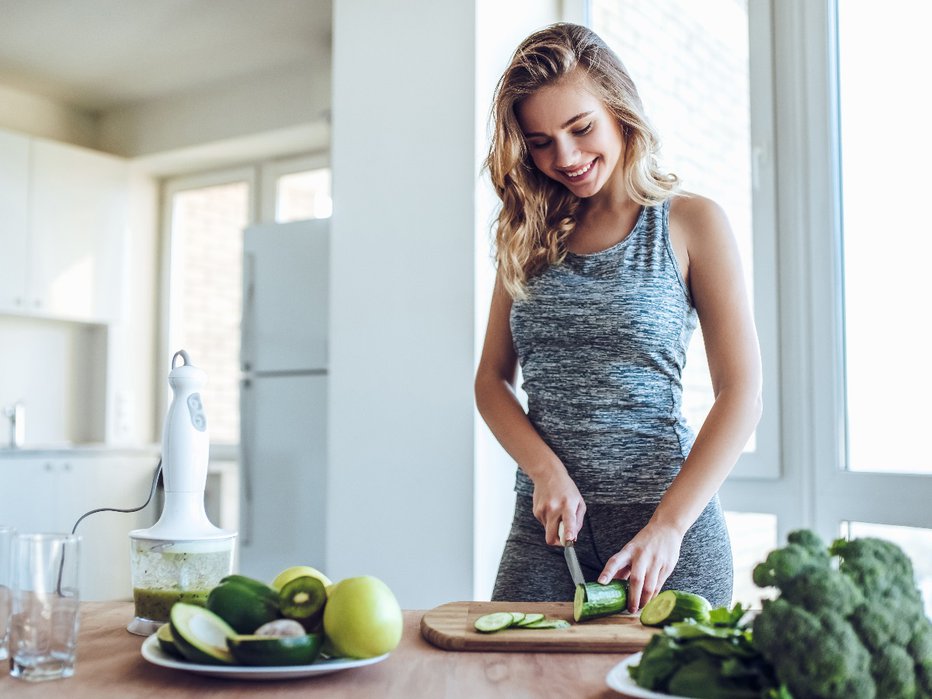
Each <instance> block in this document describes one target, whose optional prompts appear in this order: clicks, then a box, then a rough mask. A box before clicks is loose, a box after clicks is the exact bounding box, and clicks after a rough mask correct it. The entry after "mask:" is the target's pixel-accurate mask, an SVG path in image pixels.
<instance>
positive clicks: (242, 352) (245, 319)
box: [239, 252, 256, 371]
mask: <svg viewBox="0 0 932 699" xmlns="http://www.w3.org/2000/svg"><path fill="white" fill-rule="evenodd" d="M255 301H256V256H255V254H254V253H251V252H245V253H243V314H242V318H241V319H240V347H239V363H240V367H242V370H243V371H251V370H252V365H253V356H252V355H253V350H254V349H255V347H254V346H253V345H254V344H255V337H254V334H255V330H254V328H253V315H254V313H255Z"/></svg>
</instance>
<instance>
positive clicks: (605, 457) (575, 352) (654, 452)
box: [493, 202, 733, 605]
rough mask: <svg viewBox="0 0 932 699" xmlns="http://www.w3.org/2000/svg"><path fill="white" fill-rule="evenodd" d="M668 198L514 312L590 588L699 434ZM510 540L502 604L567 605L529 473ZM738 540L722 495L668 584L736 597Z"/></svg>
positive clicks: (571, 262) (691, 535)
mask: <svg viewBox="0 0 932 699" xmlns="http://www.w3.org/2000/svg"><path fill="white" fill-rule="evenodd" d="M668 211H669V202H665V203H664V204H662V205H658V206H653V207H644V208H643V209H642V211H641V214H640V216H639V217H638V220H637V223H636V224H635V226H634V228H633V229H632V230H631V232H630V233H629V234H628V235H627V236H626V237H625V238H624V239H623V240H622V241H621V242H620V243H618V244H617V245H614V246H612V247H611V248H609V249H607V250H604V251H601V252H597V253H594V254H591V255H574V254H570V255H567V258H566V260H565V262H564V263H563V264H562V265H557V266H553V267H550V268H548V269H547V270H546V271H545V272H543V273H542V274H540V275H539V276H537V277H535V278H534V279H532V280H531V281H530V282H529V284H528V298H527V299H524V300H516V301H515V302H514V303H513V304H512V312H511V331H512V335H513V337H514V343H515V349H516V351H517V354H518V360H519V362H520V364H521V370H522V374H523V377H524V384H523V387H524V390H525V391H526V393H527V395H528V417H529V418H530V420H531V423H532V424H533V425H534V427H535V428H536V429H537V431H538V433H539V434H540V435H541V437H543V439H544V440H545V441H546V442H547V444H549V445H550V447H551V448H552V449H553V450H554V452H555V453H556V454H557V456H558V457H559V458H560V459H561V460H562V462H563V464H564V465H565V466H566V469H567V471H568V472H569V474H570V476H571V477H572V478H573V480H574V482H575V483H576V485H577V487H578V488H579V491H580V493H581V494H582V496H583V499H584V500H585V502H586V506H587V508H588V511H587V515H586V520H585V526H584V527H583V529H582V531H581V532H580V534H579V539H578V543H577V546H576V549H577V553H578V554H579V556H580V563H581V564H582V567H583V572H584V574H585V575H586V579H587V580H594V579H595V578H596V576H597V575H598V573H600V572H601V570H602V568H603V566H604V565H605V561H607V560H608V558H609V557H611V556H612V555H614V554H615V553H617V552H618V551H619V550H621V548H622V547H623V546H624V545H625V544H626V543H628V541H630V540H631V538H632V537H634V535H635V534H637V532H638V531H640V530H641V528H643V527H644V525H645V524H647V522H648V520H649V519H650V517H651V515H652V514H653V512H654V509H655V508H656V506H657V503H658V502H659V501H660V498H661V497H662V496H663V494H664V492H666V490H667V488H668V487H669V485H670V483H671V481H672V480H673V478H674V477H675V476H676V474H677V473H679V470H680V467H681V466H682V463H683V461H684V459H685V458H686V456H687V455H688V454H689V450H690V448H691V447H692V444H693V440H694V438H695V435H694V434H693V432H692V430H691V429H690V428H689V427H688V426H687V424H686V422H685V420H684V418H683V416H682V414H681V410H680V407H681V399H682V383H681V375H682V370H683V366H684V364H685V362H686V348H687V346H688V344H689V340H690V337H691V336H692V333H693V331H694V330H695V328H696V323H697V317H696V311H695V309H694V308H693V306H692V300H691V298H690V295H689V291H688V289H687V288H686V285H685V284H684V282H683V277H682V275H681V273H680V270H679V265H678V263H677V261H676V257H675V255H674V253H673V248H672V246H671V244H670V236H669V229H668V221H667V217H668ZM515 490H516V491H517V493H518V497H517V499H516V504H515V515H514V520H513V522H512V528H511V533H510V534H509V537H508V540H507V542H506V544H505V550H504V553H503V555H502V561H501V564H500V566H499V571H498V577H497V579H496V583H495V589H494V592H493V599H497V600H514V601H532V600H568V599H572V597H573V585H572V581H571V580H570V577H569V573H568V572H567V570H566V565H565V563H564V560H563V553H562V551H561V550H560V549H559V548H555V547H551V546H547V545H546V543H545V541H544V529H543V526H542V525H541V524H540V523H539V522H537V520H535V519H534V516H533V514H532V511H531V504H532V500H531V496H532V495H533V493H534V485H533V483H532V482H531V480H530V479H529V478H528V477H527V476H526V475H525V474H524V472H523V471H521V470H518V473H517V477H516V481H515ZM732 565H733V564H732V555H731V544H730V541H729V538H728V530H727V528H726V526H725V519H724V515H723V513H722V510H721V507H720V505H719V502H718V498H717V497H715V498H713V500H712V501H711V502H710V503H709V504H708V506H707V507H706V508H705V510H704V511H703V513H702V514H701V515H700V517H699V518H698V519H697V520H696V522H695V523H694V524H693V526H692V527H691V528H690V529H689V531H688V532H687V534H686V536H685V537H684V539H683V542H682V545H681V548H680V558H679V561H678V563H677V565H676V568H675V569H674V571H673V573H672V574H671V576H670V578H669V580H668V581H667V583H666V585H665V589H677V590H686V591H692V592H695V593H698V594H702V595H704V596H706V597H707V598H708V599H709V601H710V602H712V604H713V605H722V604H729V603H730V602H731V594H732V585H733V569H732Z"/></svg>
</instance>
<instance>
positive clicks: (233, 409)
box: [166, 171, 253, 444]
mask: <svg viewBox="0 0 932 699" xmlns="http://www.w3.org/2000/svg"><path fill="white" fill-rule="evenodd" d="M252 179H253V178H252V173H251V172H248V171H236V172H231V173H229V174H227V175H226V176H223V175H220V176H210V177H208V178H185V179H180V180H176V181H174V182H172V183H171V184H170V186H169V187H167V189H166V206H167V208H168V212H167V213H168V216H167V218H168V221H169V222H170V261H171V262H170V271H169V309H170V310H169V332H168V335H169V345H170V346H169V352H172V353H173V352H175V351H177V350H178V349H182V348H183V349H186V350H187V351H188V353H189V354H190V355H191V359H192V361H193V362H194V364H195V365H196V366H198V367H200V368H201V369H203V370H204V371H205V372H207V377H208V383H207V386H206V387H205V388H204V404H205V409H206V411H207V426H208V431H209V433H210V439H211V442H212V443H220V444H224V443H227V444H236V443H237V442H239V322H240V315H241V313H242V262H241V260H242V254H243V228H244V227H245V226H246V225H247V224H248V223H249V221H250V218H251V208H250V205H249V203H250V197H251V194H252V191H251V190H252V186H253V182H252Z"/></svg>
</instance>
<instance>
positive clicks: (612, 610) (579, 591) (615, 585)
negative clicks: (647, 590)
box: [573, 580, 628, 621]
mask: <svg viewBox="0 0 932 699" xmlns="http://www.w3.org/2000/svg"><path fill="white" fill-rule="evenodd" d="M627 606H628V581H627V580H612V581H611V582H610V583H608V584H607V585H603V584H602V583H598V582H590V583H586V584H585V585H577V586H576V596H575V597H574V598H573V619H575V620H576V621H588V620H590V619H596V618H598V617H602V616H608V615H609V614H618V613H619V612H623V611H624V610H625V607H627Z"/></svg>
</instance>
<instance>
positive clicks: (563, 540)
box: [557, 519, 575, 547]
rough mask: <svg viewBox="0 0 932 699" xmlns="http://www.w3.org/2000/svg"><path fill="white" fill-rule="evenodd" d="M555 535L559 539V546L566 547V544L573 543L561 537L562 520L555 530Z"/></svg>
mask: <svg viewBox="0 0 932 699" xmlns="http://www.w3.org/2000/svg"><path fill="white" fill-rule="evenodd" d="M557 535H558V536H559V537H560V546H564V547H565V546H566V545H567V544H572V543H575V542H573V541H567V540H566V539H565V538H564V536H563V520H562V519H561V520H560V526H559V527H558V528H557Z"/></svg>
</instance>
